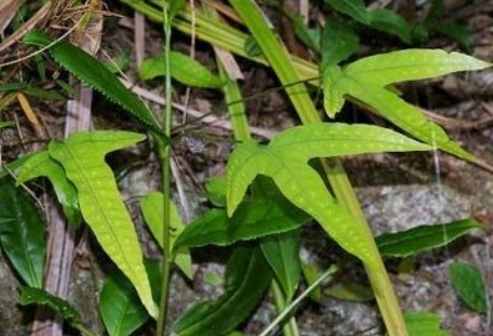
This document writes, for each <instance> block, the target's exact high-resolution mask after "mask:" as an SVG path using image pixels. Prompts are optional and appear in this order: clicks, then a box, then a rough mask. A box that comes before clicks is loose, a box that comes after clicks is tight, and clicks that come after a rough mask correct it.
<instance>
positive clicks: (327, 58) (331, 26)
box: [320, 18, 359, 73]
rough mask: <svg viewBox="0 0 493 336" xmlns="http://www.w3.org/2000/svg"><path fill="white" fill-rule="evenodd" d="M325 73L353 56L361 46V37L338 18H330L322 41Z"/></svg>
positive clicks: (322, 68)
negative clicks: (328, 68)
mask: <svg viewBox="0 0 493 336" xmlns="http://www.w3.org/2000/svg"><path fill="white" fill-rule="evenodd" d="M320 42H321V51H322V65H321V72H322V73H323V72H324V71H325V69H327V67H329V66H332V65H337V64H339V62H341V61H344V60H345V59H346V58H348V57H349V56H351V55H352V54H353V53H354V52H355V51H356V50H357V49H358V46H359V37H358V35H356V34H355V33H354V31H353V30H352V28H351V27H350V26H349V25H347V24H345V23H344V22H343V21H341V20H339V19H337V18H329V19H328V20H327V23H326V24H325V27H324V30H323V33H322V39H321V41H320Z"/></svg>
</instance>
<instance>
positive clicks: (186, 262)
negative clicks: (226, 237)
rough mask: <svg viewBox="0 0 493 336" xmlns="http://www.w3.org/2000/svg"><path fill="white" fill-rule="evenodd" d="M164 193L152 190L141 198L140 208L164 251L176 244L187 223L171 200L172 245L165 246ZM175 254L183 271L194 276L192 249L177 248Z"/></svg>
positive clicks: (190, 276) (175, 258) (190, 277)
mask: <svg viewBox="0 0 493 336" xmlns="http://www.w3.org/2000/svg"><path fill="white" fill-rule="evenodd" d="M163 202H164V199H163V194H162V193H160V192H151V193H149V194H147V195H146V196H144V197H142V199H141V200H140V208H141V210H142V214H143V215H144V219H145V221H146V223H147V225H148V226H149V228H150V229H151V232H152V235H153V236H154V238H155V239H156V241H157V242H158V244H159V246H160V247H161V249H163V251H168V250H169V251H171V250H172V249H173V246H174V245H175V241H176V239H177V237H178V236H179V235H180V234H181V233H182V231H183V230H184V229H185V225H184V224H183V222H182V220H181V217H180V214H179V213H178V209H177V208H176V205H175V204H174V203H173V202H172V201H170V204H169V205H170V220H171V223H170V225H169V227H170V244H171V246H169V247H168V246H164V237H163V234H164V232H163V225H164V218H163V213H164V210H163V205H164V204H163ZM174 253H175V255H174V262H175V264H176V265H177V266H178V267H179V268H180V269H181V270H182V271H183V273H184V274H185V275H186V276H187V277H188V278H189V279H192V278H193V271H192V258H191V256H190V251H189V250H188V249H187V248H180V249H177V250H176V251H175V252H174Z"/></svg>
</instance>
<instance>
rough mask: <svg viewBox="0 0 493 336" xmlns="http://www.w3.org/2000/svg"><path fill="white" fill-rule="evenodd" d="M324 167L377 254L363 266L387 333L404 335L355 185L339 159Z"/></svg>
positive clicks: (392, 295)
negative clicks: (372, 261) (371, 263)
mask: <svg viewBox="0 0 493 336" xmlns="http://www.w3.org/2000/svg"><path fill="white" fill-rule="evenodd" d="M325 167H326V170H328V171H329V174H328V175H327V176H328V178H329V182H330V185H331V186H332V189H333V190H334V193H335V194H336V197H337V199H338V200H340V201H342V202H343V203H344V204H345V205H346V207H347V208H348V210H349V211H350V213H351V214H352V215H353V217H354V218H355V219H356V220H358V222H359V223H360V225H361V227H362V228H363V229H364V231H365V234H366V236H367V240H368V242H369V243H371V249H372V250H373V251H372V254H374V255H375V256H378V258H376V261H377V263H376V265H375V266H373V267H369V265H366V264H365V265H364V266H365V269H366V274H367V275H368V279H369V280H370V283H371V285H372V288H373V291H374V293H375V298H376V300H377V303H378V306H379V307H380V312H381V313H382V317H383V319H384V322H385V326H386V327H387V331H388V333H389V335H392V336H393V335H395V336H405V335H407V334H408V333H407V329H406V326H405V322H404V319H403V316H402V312H401V310H400V306H399V301H398V299H397V296H396V295H395V293H394V290H393V285H392V282H391V281H390V278H389V275H388V273H387V270H386V269H385V264H384V263H383V260H382V258H381V257H380V252H379V250H378V247H377V244H376V243H375V239H374V238H373V233H372V232H371V229H370V225H369V224H368V221H367V220H366V217H365V215H364V214H363V211H362V210H361V205H360V204H359V201H358V198H357V197H356V194H355V192H354V189H353V188H352V187H351V182H350V181H349V179H348V176H347V174H346V172H345V169H344V167H343V166H342V164H341V161H340V160H331V161H329V160H327V161H326V163H325Z"/></svg>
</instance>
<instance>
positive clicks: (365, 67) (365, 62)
mask: <svg viewBox="0 0 493 336" xmlns="http://www.w3.org/2000/svg"><path fill="white" fill-rule="evenodd" d="M491 66H492V65H491V64H490V63H488V62H484V61H481V60H479V59H477V58H474V57H471V56H468V55H465V54H461V53H457V52H450V53H449V52H446V51H444V50H440V49H404V50H398V51H392V52H388V53H383V54H378V55H374V56H369V57H365V58H362V59H360V60H357V61H355V62H353V63H351V64H349V65H348V66H347V67H346V68H345V69H344V74H345V75H346V76H348V77H351V78H353V79H354V80H357V81H359V82H361V83H364V84H367V85H369V84H372V85H376V86H380V87H384V86H386V85H389V84H394V83H402V82H406V81H414V80H421V79H427V78H433V77H439V76H443V75H447V74H450V73H454V72H460V71H474V70H481V69H486V68H489V67H491Z"/></svg>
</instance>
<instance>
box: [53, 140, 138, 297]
mask: <svg viewBox="0 0 493 336" xmlns="http://www.w3.org/2000/svg"><path fill="white" fill-rule="evenodd" d="M88 142H90V141H88ZM61 145H62V146H64V147H65V148H66V149H67V151H68V153H69V154H70V156H71V157H72V160H73V162H74V164H75V165H76V167H77V169H78V170H79V172H80V175H81V176H82V177H83V179H84V181H85V182H84V183H85V184H86V186H89V188H87V189H88V192H89V193H90V194H91V195H92V196H93V198H94V200H96V202H95V203H96V204H97V208H98V210H99V212H100V213H101V214H102V216H103V217H104V223H105V227H106V228H107V229H109V231H110V232H111V234H112V236H113V237H114V241H115V242H116V245H117V246H118V250H119V252H120V255H121V256H122V257H123V260H124V261H125V264H126V266H127V267H128V269H129V271H130V272H131V273H132V276H133V278H134V279H140V277H139V276H136V275H137V274H136V273H135V270H134V268H133V267H132V264H131V263H130V262H129V261H128V260H127V256H126V254H125V253H124V252H123V251H124V250H123V248H122V246H121V245H120V241H119V239H118V235H117V234H116V233H115V231H114V230H113V228H112V226H111V224H110V220H109V219H108V217H107V216H106V213H105V211H103V207H102V206H101V204H100V201H99V197H96V194H97V193H96V194H95V193H94V190H93V188H92V187H91V184H90V183H89V179H88V177H87V175H86V174H85V172H84V169H82V167H81V165H80V164H79V162H78V160H77V156H76V155H74V153H73V152H72V150H71V148H70V146H69V145H67V144H64V143H61ZM102 162H103V168H105V169H109V168H108V167H107V166H106V163H105V162H104V157H103V158H102ZM74 184H75V183H74ZM136 286H138V287H140V285H137V284H136Z"/></svg>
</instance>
